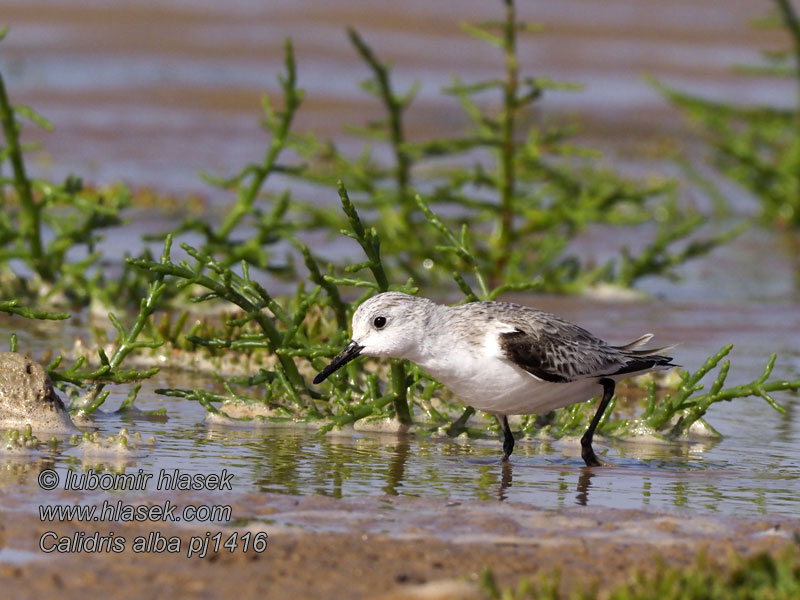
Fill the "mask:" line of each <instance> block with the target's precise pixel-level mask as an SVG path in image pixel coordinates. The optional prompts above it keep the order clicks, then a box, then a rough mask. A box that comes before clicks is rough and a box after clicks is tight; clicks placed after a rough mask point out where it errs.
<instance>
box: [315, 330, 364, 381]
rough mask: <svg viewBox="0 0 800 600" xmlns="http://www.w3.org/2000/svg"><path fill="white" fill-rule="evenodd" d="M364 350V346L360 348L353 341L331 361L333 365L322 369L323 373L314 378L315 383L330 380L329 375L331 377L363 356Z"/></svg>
mask: <svg viewBox="0 0 800 600" xmlns="http://www.w3.org/2000/svg"><path fill="white" fill-rule="evenodd" d="M363 349H364V346H359V345H358V344H356V342H355V340H353V341H351V342H350V343H349V344H347V348H345V349H344V350H342V351H341V352H339V354H337V355H336V356H335V357H334V359H333V360H332V361H331V364H329V365H328V366H327V367H325V368H324V369H322V371H320V372H319V374H317V376H316V377H314V383H315V384H317V383H322V382H323V381H325V380H326V379H327V378H328V375H330V374H331V373H333V372H334V371H336V370H337V369H339V368H340V367H343V366H345V365H346V364H347V363H349V362H350V361H351V360H353V359H354V358H358V356H359V354H361V351H362V350H363Z"/></svg>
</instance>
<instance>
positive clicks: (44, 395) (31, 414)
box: [0, 352, 75, 433]
mask: <svg viewBox="0 0 800 600" xmlns="http://www.w3.org/2000/svg"><path fill="white" fill-rule="evenodd" d="M26 425H30V426H31V428H32V429H33V431H37V432H42V431H46V432H52V433H71V432H73V431H75V427H74V426H73V425H72V421H71V420H70V418H69V414H68V413H67V409H66V408H65V407H64V403H63V402H62V401H61V398H59V397H58V394H56V392H55V390H54V389H53V384H52V383H51V382H50V377H49V376H48V375H47V371H45V370H44V367H43V366H42V365H40V364H39V363H37V362H35V361H33V360H31V359H30V358H28V357H27V356H23V355H22V354H18V353H16V352H0V428H12V427H25V426H26Z"/></svg>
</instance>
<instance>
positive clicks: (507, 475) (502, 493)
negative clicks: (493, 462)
mask: <svg viewBox="0 0 800 600" xmlns="http://www.w3.org/2000/svg"><path fill="white" fill-rule="evenodd" d="M502 469H503V470H502V472H501V474H500V488H499V489H498V490H497V499H498V500H500V502H502V501H503V500H505V499H506V498H508V494H506V490H507V489H508V488H510V487H511V481H512V472H511V462H510V461H507V460H504V461H503V467H502Z"/></svg>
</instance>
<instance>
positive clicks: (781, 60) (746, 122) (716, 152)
mask: <svg viewBox="0 0 800 600" xmlns="http://www.w3.org/2000/svg"><path fill="white" fill-rule="evenodd" d="M774 3H775V10H774V12H773V13H771V14H770V15H769V16H768V17H767V18H766V19H764V20H762V21H761V25H762V26H765V27H769V28H773V29H776V28H780V29H782V30H783V31H784V32H786V33H787V34H788V39H789V41H790V45H789V47H788V48H786V49H784V50H781V51H770V52H765V53H764V59H765V64H762V65H758V66H747V67H740V70H742V71H744V72H746V73H748V74H750V75H754V76H758V77H762V78H791V79H794V80H795V81H796V82H797V84H798V86H800V21H798V16H797V11H796V9H795V7H794V5H793V4H792V3H791V2H790V0H774ZM655 85H656V87H657V88H658V89H660V90H661V92H662V93H663V94H664V95H665V96H666V97H667V98H668V99H669V100H670V101H672V102H673V103H674V104H676V105H677V106H679V107H680V108H681V109H683V110H684V111H685V113H686V114H687V115H688V116H689V117H690V118H691V119H693V120H694V121H696V122H698V123H699V124H700V125H701V127H702V129H703V131H704V132H705V134H706V136H707V138H708V141H709V143H710V145H711V150H712V160H713V162H714V164H715V165H716V166H717V167H718V168H719V169H720V171H721V172H722V173H723V174H725V175H726V176H727V177H729V178H730V179H732V180H733V181H736V182H737V183H739V184H740V185H741V186H742V187H744V188H745V189H746V190H747V191H749V192H750V193H751V194H753V196H755V197H756V198H757V199H759V200H760V202H761V209H762V211H761V213H762V218H763V220H764V221H765V222H767V223H775V224H777V225H781V226H788V227H792V228H795V229H796V228H798V227H800V90H799V91H798V93H797V97H796V100H795V106H794V108H784V107H779V106H768V105H761V106H743V105H741V104H740V103H736V102H728V101H721V102H720V101H713V100H708V99H705V98H701V97H699V96H696V95H694V94H688V93H685V92H681V91H679V90H676V89H673V88H670V87H668V86H666V85H664V84H662V83H658V82H655Z"/></svg>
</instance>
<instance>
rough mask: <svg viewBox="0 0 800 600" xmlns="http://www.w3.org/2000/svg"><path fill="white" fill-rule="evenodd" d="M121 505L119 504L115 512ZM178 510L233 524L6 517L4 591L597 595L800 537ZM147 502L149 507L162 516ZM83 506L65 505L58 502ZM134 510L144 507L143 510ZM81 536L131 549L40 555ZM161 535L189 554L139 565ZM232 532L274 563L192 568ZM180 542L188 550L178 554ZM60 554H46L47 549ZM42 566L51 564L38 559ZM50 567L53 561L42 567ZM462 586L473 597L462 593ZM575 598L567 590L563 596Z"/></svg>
mask: <svg viewBox="0 0 800 600" xmlns="http://www.w3.org/2000/svg"><path fill="white" fill-rule="evenodd" d="M118 497H119V495H114V496H113V497H112V499H113V500H114V501H116V500H117V498H118ZM169 498H171V500H172V501H173V502H174V503H175V504H176V505H179V506H181V507H182V506H186V505H188V504H194V505H202V504H204V503H208V504H212V503H219V502H220V500H223V501H224V502H225V503H228V504H229V505H230V506H231V508H232V510H233V515H234V519H233V521H232V522H230V523H228V524H223V525H221V524H216V523H205V524H199V525H198V524H193V525H191V526H176V525H166V524H164V523H159V522H144V523H133V524H132V523H119V522H113V523H112V522H108V523H100V524H98V523H89V524H86V525H81V524H77V522H74V523H75V524H70V523H61V522H57V521H56V522H41V521H40V520H39V517H38V515H33V514H31V513H30V512H29V509H28V510H25V509H23V508H22V506H21V504H20V503H21V500H17V501H16V502H13V501H12V504H17V506H6V508H10V509H11V510H4V511H3V513H2V516H0V532H2V536H1V537H0V543H2V548H0V585H3V586H11V589H14V590H16V596H15V597H19V598H33V597H39V598H41V597H51V596H53V595H54V594H58V595H59V597H60V598H62V599H64V600H69V599H72V598H75V599H78V598H86V597H87V595H88V596H94V595H96V594H99V593H104V594H106V593H111V592H112V591H113V596H114V597H115V598H137V599H138V598H142V597H147V595H153V596H154V597H173V596H183V595H186V594H191V595H193V596H197V595H200V596H201V597H223V596H224V597H238V598H240V599H246V598H263V597H294V598H331V597H337V596H338V597H342V593H343V591H344V590H346V591H347V597H349V598H375V597H381V596H382V595H385V594H400V595H399V596H392V597H414V596H406V594H408V593H410V591H411V590H413V587H412V586H417V585H420V584H429V583H431V582H442V581H448V580H455V581H457V582H460V583H459V584H458V585H459V587H457V588H451V589H456V590H457V596H452V595H451V596H435V597H463V595H464V594H465V593H466V591H468V590H470V589H473V590H475V589H477V588H476V582H477V580H478V577H479V574H480V571H481V569H482V568H483V567H485V566H488V567H491V568H492V569H493V570H494V572H495V574H496V576H497V578H498V581H500V582H501V583H502V585H504V586H505V585H512V584H516V583H517V581H519V580H520V579H522V578H526V577H527V578H530V577H536V576H538V575H539V574H541V573H551V572H553V570H554V569H559V570H560V571H561V574H562V581H563V582H580V583H581V584H582V585H583V584H590V583H591V582H593V581H596V582H597V583H598V584H599V586H600V589H608V588H610V587H613V586H614V585H616V584H618V583H620V582H622V581H623V580H625V579H626V578H627V577H629V576H630V574H631V573H633V572H634V571H635V570H649V569H652V568H654V565H655V563H656V562H657V560H662V561H664V562H665V563H666V564H668V565H689V564H691V563H693V562H694V560H695V559H696V557H697V555H698V554H699V553H701V552H705V553H706V554H707V555H708V556H710V557H712V561H722V562H724V561H725V560H728V559H730V557H731V555H732V554H733V553H752V552H757V551H762V550H769V551H778V550H779V549H781V548H782V547H784V546H785V545H787V544H789V543H791V542H790V539H791V536H792V534H793V532H796V531H800V520H798V519H782V520H777V519H763V520H734V519H722V518H708V517H697V516H689V515H684V514H677V513H673V514H668V513H651V512H645V511H634V510H616V509H594V510H588V509H580V508H575V509H568V510H563V511H544V510H539V509H537V508H535V507H532V506H529V505H524V504H508V503H504V504H498V503H497V502H467V503H460V502H453V501H448V500H440V499H434V500H431V499H413V498H391V497H386V496H374V497H370V498H366V499H358V500H335V499H331V498H324V497H313V498H295V497H291V496H285V495H279V494H258V495H255V494H254V495H235V496H219V495H208V494H205V495H204V494H201V495H198V494H191V493H187V494H180V493H178V494H173V495H171V496H169ZM163 499H164V498H162V497H161V496H159V495H158V494H156V495H150V496H148V497H147V498H146V499H142V500H141V502H142V503H149V504H150V505H157V504H158V503H160V502H162V501H163ZM56 500H57V502H59V503H61V502H63V503H74V502H76V501H77V502H78V503H81V502H84V501H85V497H82V496H76V495H71V494H67V493H65V492H62V493H59V494H58V495H57V497H54V501H56ZM133 501H134V502H135V499H134V500H133ZM48 531H52V532H53V536H52V537H51V538H49V539H52V540H55V539H56V538H59V539H60V538H62V537H68V538H69V539H74V538H75V534H76V532H84V534H85V535H84V536H83V537H88V536H90V535H92V534H94V533H95V532H100V533H101V535H108V534H109V532H110V531H113V532H114V535H115V536H116V537H117V538H119V537H124V538H125V539H126V540H127V543H126V544H125V546H126V547H125V549H124V551H123V552H121V553H119V554H116V553H114V552H103V553H58V552H57V551H56V552H52V553H47V554H45V553H43V552H42V551H41V550H40V549H39V543H40V540H41V539H42V535H43V534H44V533H45V532H48ZM156 531H157V532H159V533H160V534H161V535H162V536H164V537H165V538H171V537H173V536H175V538H174V539H175V540H177V539H178V538H180V546H181V551H179V552H174V553H171V552H169V551H164V552H161V553H158V552H155V551H153V550H151V551H145V552H139V553H136V552H133V551H132V544H131V541H132V540H133V539H134V538H135V537H136V536H148V535H150V534H151V532H156ZM218 532H221V533H222V540H223V541H224V540H226V539H229V538H230V534H232V533H233V532H238V534H239V536H240V537H239V540H240V542H241V539H242V538H241V535H242V534H244V533H246V532H250V533H251V534H253V535H254V534H256V533H257V532H266V533H267V534H268V536H269V538H268V544H267V546H266V547H265V548H263V551H261V552H255V551H253V550H252V549H250V550H249V551H248V552H243V551H242V549H241V546H240V547H239V548H237V549H236V551H234V552H230V551H228V550H227V549H220V551H219V552H214V551H212V550H211V549H209V551H208V552H207V553H206V554H205V556H203V557H199V555H197V554H196V555H195V556H194V557H192V558H187V553H186V550H187V548H188V547H189V544H190V542H191V539H192V537H194V538H195V539H198V538H203V537H207V536H206V533H210V534H211V536H212V539H213V536H214V535H215V534H216V533H218ZM174 543H178V542H177V541H176V542H174ZM52 545H53V544H52V543H50V542H49V541H45V546H46V547H52ZM38 558H42V559H43V560H38ZM44 559H46V560H44ZM464 582H466V583H467V584H468V586H472V587H464ZM564 585H565V586H566V585H567V584H564Z"/></svg>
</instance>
